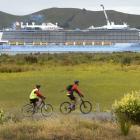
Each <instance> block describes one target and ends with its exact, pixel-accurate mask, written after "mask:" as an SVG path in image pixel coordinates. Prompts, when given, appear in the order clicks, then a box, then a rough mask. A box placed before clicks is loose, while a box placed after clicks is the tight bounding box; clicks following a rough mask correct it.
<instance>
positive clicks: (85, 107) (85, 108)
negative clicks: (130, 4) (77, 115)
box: [80, 101, 92, 114]
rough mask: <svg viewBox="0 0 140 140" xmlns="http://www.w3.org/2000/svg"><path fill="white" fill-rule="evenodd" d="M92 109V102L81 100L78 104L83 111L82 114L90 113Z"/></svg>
mask: <svg viewBox="0 0 140 140" xmlns="http://www.w3.org/2000/svg"><path fill="white" fill-rule="evenodd" d="M91 110H92V104H91V103H90V102H89V101H83V102H82V103H81V104H80V111H81V112H82V113H83V114H88V113H90V112H91Z"/></svg>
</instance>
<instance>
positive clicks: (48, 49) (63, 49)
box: [0, 44, 140, 55]
mask: <svg viewBox="0 0 140 140" xmlns="http://www.w3.org/2000/svg"><path fill="white" fill-rule="evenodd" d="M128 51H129V52H140V44H131V45H130V44H123V45H122V44H117V45H113V46H64V45H49V46H29V45H26V46H9V45H0V54H10V55H15V54H29V53H69V52H75V53H76V52H82V53H105V52H106V53H113V52H128Z"/></svg>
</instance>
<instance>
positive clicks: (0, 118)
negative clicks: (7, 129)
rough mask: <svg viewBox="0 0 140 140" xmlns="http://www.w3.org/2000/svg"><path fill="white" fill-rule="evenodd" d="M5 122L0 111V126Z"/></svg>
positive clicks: (0, 110) (2, 112)
mask: <svg viewBox="0 0 140 140" xmlns="http://www.w3.org/2000/svg"><path fill="white" fill-rule="evenodd" d="M4 120H5V116H4V111H3V110H2V109H0V124H3V122H4Z"/></svg>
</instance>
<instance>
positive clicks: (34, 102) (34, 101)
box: [30, 98, 38, 112]
mask: <svg viewBox="0 0 140 140" xmlns="http://www.w3.org/2000/svg"><path fill="white" fill-rule="evenodd" d="M37 102H38V98H35V99H30V103H32V104H33V112H35V110H36V107H37Z"/></svg>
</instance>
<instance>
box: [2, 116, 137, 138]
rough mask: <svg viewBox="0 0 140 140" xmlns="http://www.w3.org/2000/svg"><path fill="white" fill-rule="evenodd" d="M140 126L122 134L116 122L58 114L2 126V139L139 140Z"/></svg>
mask: <svg viewBox="0 0 140 140" xmlns="http://www.w3.org/2000/svg"><path fill="white" fill-rule="evenodd" d="M139 137H140V127H137V126H134V127H133V128H132V130H131V133H130V134H129V135H128V136H123V135H121V133H120V131H119V129H118V127H117V125H116V124H114V123H109V122H106V123H105V122H95V121H92V120H86V119H80V118H76V117H73V116H67V117H64V116H57V117H56V118H55V119H54V118H52V119H51V118H48V119H47V120H40V121H36V120H33V121H27V120H24V121H22V122H19V123H6V124H4V125H3V126H2V127H0V140H27V139H28V140H72V139H73V140H134V139H135V140H139Z"/></svg>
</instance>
